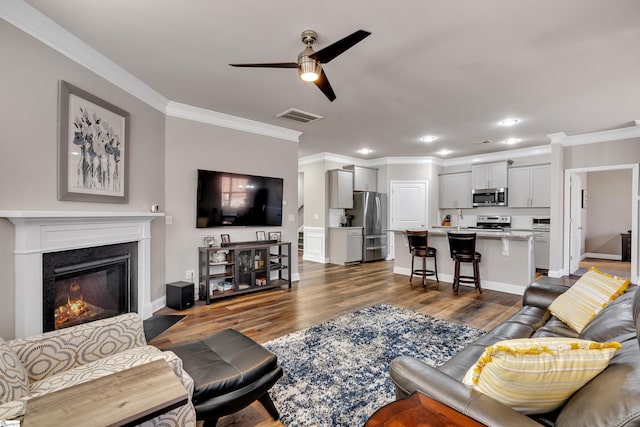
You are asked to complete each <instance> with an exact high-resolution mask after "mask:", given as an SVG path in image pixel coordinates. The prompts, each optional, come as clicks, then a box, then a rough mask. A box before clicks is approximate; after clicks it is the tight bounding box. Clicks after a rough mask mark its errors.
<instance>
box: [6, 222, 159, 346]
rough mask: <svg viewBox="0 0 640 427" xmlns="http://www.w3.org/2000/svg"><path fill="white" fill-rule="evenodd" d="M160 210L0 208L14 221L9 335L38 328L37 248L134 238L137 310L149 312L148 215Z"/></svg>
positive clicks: (39, 251)
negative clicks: (12, 307) (12, 325)
mask: <svg viewBox="0 0 640 427" xmlns="http://www.w3.org/2000/svg"><path fill="white" fill-rule="evenodd" d="M161 216H164V213H151V212H118V211H111V212H93V211H89V212H80V211H0V218H7V219H9V221H11V222H12V223H13V224H14V225H15V236H16V238H15V250H14V258H15V286H16V301H15V336H16V338H19V337H25V336H28V335H34V334H38V333H41V332H42V310H43V307H42V301H43V295H42V292H43V290H42V289H43V285H42V254H43V253H47V252H58V251H65V250H70V249H80V248H87V247H94V246H102V245H111V244H116V243H125V242H138V292H137V295H138V301H137V305H136V307H137V312H138V313H139V314H140V315H141V316H142V318H143V319H147V318H149V317H151V315H152V314H153V309H152V306H151V242H150V239H151V221H152V220H154V219H155V218H157V217H161Z"/></svg>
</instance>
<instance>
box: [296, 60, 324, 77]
mask: <svg viewBox="0 0 640 427" xmlns="http://www.w3.org/2000/svg"><path fill="white" fill-rule="evenodd" d="M298 64H299V65H298V72H299V73H300V78H301V79H302V80H304V81H305V82H315V81H316V80H318V78H319V77H320V72H321V71H322V68H321V67H320V63H319V62H318V61H316V60H315V59H312V58H309V57H308V56H302V57H301V58H300V60H299V61H298Z"/></svg>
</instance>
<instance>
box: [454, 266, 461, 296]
mask: <svg viewBox="0 0 640 427" xmlns="http://www.w3.org/2000/svg"><path fill="white" fill-rule="evenodd" d="M459 287H460V260H459V259H456V264H455V270H454V273H453V292H454V293H455V294H456V295H458V288H459Z"/></svg>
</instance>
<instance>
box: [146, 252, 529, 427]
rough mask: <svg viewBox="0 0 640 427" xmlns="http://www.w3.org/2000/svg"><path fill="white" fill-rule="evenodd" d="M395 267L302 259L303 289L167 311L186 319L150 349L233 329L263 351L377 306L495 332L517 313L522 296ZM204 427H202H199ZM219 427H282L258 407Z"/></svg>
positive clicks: (299, 285)
mask: <svg viewBox="0 0 640 427" xmlns="http://www.w3.org/2000/svg"><path fill="white" fill-rule="evenodd" d="M392 269H393V262H391V261H378V262H373V263H367V264H357V265H353V266H348V267H342V266H337V265H333V264H318V263H313V262H307V261H302V259H300V264H299V271H300V281H299V282H298V283H294V284H293V287H292V288H291V289H285V288H283V289H280V290H272V291H265V292H259V293H255V294H251V295H242V296H238V297H234V298H228V299H224V300H217V301H216V302H214V303H212V304H210V305H208V306H207V305H204V304H203V303H202V302H198V303H197V304H196V306H195V307H193V308H190V309H188V310H183V311H177V310H173V309H170V308H166V307H165V308H163V309H161V310H159V311H158V312H157V314H185V315H187V317H186V318H184V319H183V320H181V321H180V322H179V323H178V324H176V325H174V326H173V327H171V328H170V329H169V330H167V331H165V332H164V333H162V334H161V335H159V336H158V337H156V338H154V339H153V340H152V341H151V342H150V344H152V345H155V346H157V347H159V348H166V347H168V346H171V345H173V344H177V343H181V342H187V341H191V340H193V339H197V338H198V337H203V336H207V335H209V334H212V333H214V332H216V331H219V330H221V329H224V328H234V329H236V330H238V331H240V332H242V333H243V334H245V335H247V336H249V337H251V338H253V339H254V340H256V341H257V342H260V343H263V342H266V341H269V340H271V339H273V338H276V337H279V336H282V335H286V334H288V333H291V332H295V331H298V330H301V329H304V328H307V327H309V326H312V325H315V324H318V323H321V322H324V321H326V320H329V319H332V318H334V317H337V316H339V315H341V314H345V313H349V312H352V311H355V310H358V309H361V308H365V307H369V306H371V305H374V304H380V303H385V304H393V305H396V306H399V307H404V308H407V309H410V310H413V311H416V312H420V313H424V314H428V315H431V316H434V317H437V318H441V319H447V320H450V321H452V322H456V323H463V324H466V325H469V326H472V327H475V328H480V329H485V330H489V329H490V328H492V327H493V326H494V325H496V324H498V323H500V322H502V321H503V320H505V319H506V318H508V317H509V316H511V315H512V314H513V313H514V312H516V311H517V310H518V308H519V307H520V304H521V297H520V296H518V295H511V294H505V293H501V292H496V291H491V290H484V292H483V294H482V295H480V294H479V293H478V292H477V291H476V290H475V289H474V288H473V287H467V286H461V287H460V292H459V295H458V296H456V295H454V294H453V291H452V289H451V284H450V283H445V282H442V281H441V282H440V283H436V282H435V281H432V280H429V281H428V282H427V286H426V288H425V287H423V286H422V284H421V278H420V277H414V278H413V283H412V284H410V283H409V277H407V276H403V275H398V274H394V273H393V272H392ZM199 425H200V424H199ZM218 425H219V426H256V425H259V426H282V424H281V423H279V422H274V421H273V420H271V418H270V417H269V415H268V414H267V412H266V411H264V409H263V408H262V406H261V405H260V404H259V403H254V404H253V405H251V406H250V407H248V408H246V409H244V410H243V411H240V412H238V413H236V414H233V415H230V416H228V417H224V418H222V419H220V421H219V423H218Z"/></svg>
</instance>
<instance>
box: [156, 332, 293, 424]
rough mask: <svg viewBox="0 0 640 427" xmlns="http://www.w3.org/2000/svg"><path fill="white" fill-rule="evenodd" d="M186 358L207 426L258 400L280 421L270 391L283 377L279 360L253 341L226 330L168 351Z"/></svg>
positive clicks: (200, 413) (195, 400) (195, 398)
mask: <svg viewBox="0 0 640 427" xmlns="http://www.w3.org/2000/svg"><path fill="white" fill-rule="evenodd" d="M167 350H169V351H172V352H174V353H175V354H176V355H177V356H178V357H179V358H180V359H182V363H183V367H184V370H185V371H187V373H188V374H189V375H190V376H191V378H193V382H194V392H193V399H192V400H193V405H194V407H195V409H196V417H197V419H198V420H205V423H204V425H205V426H207V427H211V426H215V425H216V423H217V421H218V418H219V417H221V416H224V415H228V414H231V413H234V412H236V411H239V410H240V409H243V408H244V407H246V406H248V405H250V404H251V403H253V402H254V401H256V400H259V401H260V403H262V405H263V406H264V407H265V409H266V410H267V412H269V414H270V415H271V416H272V417H273V418H274V419H275V420H277V419H278V418H279V414H278V411H277V409H276V408H275V406H274V405H273V402H272V400H271V398H270V397H269V395H268V393H267V391H268V390H269V389H270V388H271V387H272V386H273V385H274V384H275V383H276V382H277V381H278V379H280V377H282V368H281V367H280V366H278V360H277V357H276V356H275V355H274V354H273V353H271V352H270V351H268V350H267V349H265V348H264V347H263V346H261V345H260V344H258V343H256V342H255V341H253V340H252V339H251V338H249V337H247V336H245V335H243V334H241V333H240V332H238V331H236V330H234V329H225V330H223V331H220V332H217V333H215V334H213V335H210V336H208V337H206V338H203V339H200V340H196V341H192V342H189V343H186V344H180V345H176V346H173V347H169V348H167Z"/></svg>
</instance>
